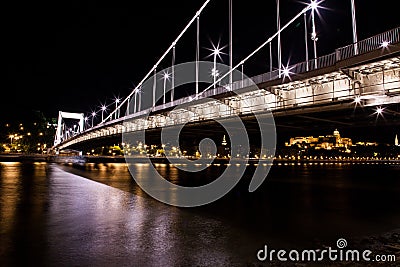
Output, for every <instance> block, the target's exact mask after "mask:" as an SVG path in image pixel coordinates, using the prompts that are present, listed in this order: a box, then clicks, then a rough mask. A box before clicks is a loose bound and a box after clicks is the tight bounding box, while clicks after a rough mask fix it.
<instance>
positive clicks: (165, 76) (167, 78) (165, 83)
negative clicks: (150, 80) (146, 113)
mask: <svg viewBox="0 0 400 267" xmlns="http://www.w3.org/2000/svg"><path fill="white" fill-rule="evenodd" d="M169 78H170V76H169V73H168V72H165V73H164V74H163V79H164V96H163V104H164V105H165V99H166V98H167V97H166V95H165V90H166V86H167V80H169Z"/></svg>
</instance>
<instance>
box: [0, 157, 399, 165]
mask: <svg viewBox="0 0 400 267" xmlns="http://www.w3.org/2000/svg"><path fill="white" fill-rule="evenodd" d="M127 160H128V161H129V162H135V163H148V162H149V158H147V157H132V158H129V157H126V158H125V157H124V156H55V155H42V154H0V162H55V163H77V164H83V163H126V162H127ZM150 160H151V162H152V163H159V164H169V163H170V161H169V160H168V158H166V157H150ZM187 160H188V159H187V158H174V164H185V163H186V161H187ZM189 160H196V161H197V162H196V163H199V164H208V163H209V159H189ZM229 161H230V160H229V159H227V158H216V159H214V161H213V162H212V164H214V165H218V164H221V165H224V164H229ZM241 162H243V163H245V164H250V165H256V164H271V159H253V158H252V159H248V160H245V159H243V160H242V161H241V160H236V161H235V162H233V163H235V164H236V163H241ZM273 164H277V165H297V164H320V165H324V164H392V165H400V159H390V160H388V159H386V160H385V159H285V158H276V159H274V160H273Z"/></svg>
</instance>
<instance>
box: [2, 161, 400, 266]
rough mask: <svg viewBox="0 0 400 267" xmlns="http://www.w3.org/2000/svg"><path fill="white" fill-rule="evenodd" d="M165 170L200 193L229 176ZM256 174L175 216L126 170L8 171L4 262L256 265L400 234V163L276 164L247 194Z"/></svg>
mask: <svg viewBox="0 0 400 267" xmlns="http://www.w3.org/2000/svg"><path fill="white" fill-rule="evenodd" d="M156 168H157V170H158V171H159V172H160V174H163V175H164V177H167V179H169V180H170V181H172V182H174V183H178V184H183V185H192V186H193V185H200V184H205V183H207V182H209V181H210V180H212V179H214V178H216V177H217V176H218V174H220V173H222V171H223V170H224V167H222V166H211V167H209V168H208V169H206V170H205V171H202V172H199V173H190V174H187V173H185V172H183V171H180V170H178V169H176V168H175V167H173V166H170V165H166V164H156ZM149 169H150V166H149V165H146V164H136V165H134V166H133V168H132V170H133V173H132V174H133V175H135V177H138V178H141V179H145V178H146V175H148V173H149ZM253 171H254V167H253V166H249V167H247V170H246V173H245V175H244V177H243V178H242V180H241V181H240V182H239V184H238V185H237V186H236V187H235V188H234V189H233V190H232V191H231V192H229V193H228V194H227V195H225V196H224V197H222V198H221V199H219V200H217V201H215V202H213V203H211V204H209V205H205V206H201V207H196V208H177V207H172V206H168V205H166V204H163V203H160V202H158V201H156V200H154V199H152V198H151V197H150V196H148V195H147V194H146V193H144V192H143V191H142V190H141V189H140V188H139V187H138V186H137V185H136V183H135V182H134V180H133V179H132V176H131V174H130V172H129V170H128V168H127V166H126V164H123V163H99V164H94V163H87V164H85V165H82V166H72V165H61V164H54V163H17V162H4V163H0V226H1V227H0V266H17V265H18V266H21V265H25V266H253V265H251V264H254V266H258V265H257V264H258V262H257V258H256V253H257V251H258V250H259V249H261V248H262V247H263V246H264V245H265V244H267V245H268V246H269V247H274V248H276V249H279V248H285V249H288V250H289V249H295V248H315V247H316V246H318V245H320V244H329V245H332V246H334V244H336V243H335V242H336V240H337V239H338V238H345V239H347V240H348V241H350V242H351V240H352V239H357V238H362V237H369V236H379V235H381V234H383V233H386V232H390V231H392V230H394V229H398V228H399V227H400V206H399V203H400V165H394V164H393V165H390V164H389V165H387V164H369V165H366V164H287V165H285V164H282V165H274V166H272V168H271V171H270V172H269V175H268V177H267V179H266V181H264V183H263V184H262V186H261V187H260V188H259V189H257V191H255V192H253V193H249V192H248V191H247V189H248V184H249V181H250V178H251V177H252V172H253Z"/></svg>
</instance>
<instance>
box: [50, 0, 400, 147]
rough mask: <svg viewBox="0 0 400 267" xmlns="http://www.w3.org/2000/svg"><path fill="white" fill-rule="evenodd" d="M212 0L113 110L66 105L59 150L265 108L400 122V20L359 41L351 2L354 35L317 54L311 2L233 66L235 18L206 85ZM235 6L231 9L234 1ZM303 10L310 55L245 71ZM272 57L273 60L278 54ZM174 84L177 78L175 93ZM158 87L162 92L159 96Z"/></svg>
mask: <svg viewBox="0 0 400 267" xmlns="http://www.w3.org/2000/svg"><path fill="white" fill-rule="evenodd" d="M209 2H210V1H206V2H205V3H204V4H203V6H202V7H201V8H200V9H199V10H198V11H197V12H196V13H195V15H194V16H193V18H192V19H191V20H190V21H189V23H188V24H187V25H186V27H185V28H184V30H183V31H182V32H181V33H180V34H179V35H178V37H177V38H176V39H175V40H174V41H173V42H172V44H171V45H170V46H169V47H168V49H167V50H166V51H165V53H164V54H163V55H162V56H161V57H160V58H159V60H158V61H157V62H156V63H155V65H154V66H153V68H151V69H150V70H149V72H148V73H147V74H146V75H145V77H143V79H142V80H141V81H140V82H139V83H138V85H137V86H136V87H135V88H134V89H133V90H132V92H131V93H130V94H129V95H128V96H127V97H126V98H124V99H116V100H115V106H114V108H113V110H112V111H111V112H110V113H108V114H105V113H106V111H107V107H105V106H103V107H102V108H101V110H100V111H98V112H93V113H92V114H90V116H85V115H84V114H81V113H70V112H63V111H60V112H59V118H58V127H57V131H56V136H55V141H54V146H53V149H54V150H55V151H60V150H63V149H69V148H73V149H78V150H79V149H80V148H82V147H84V146H87V145H88V144H93V143H96V144H99V142H111V141H110V140H111V139H113V140H115V139H120V138H121V136H122V135H123V134H124V133H135V132H138V131H148V132H150V133H151V132H154V133H157V132H159V130H160V129H162V128H164V127H174V126H179V125H187V126H188V127H190V126H193V129H194V130H193V134H195V132H196V131H198V130H199V129H202V130H203V131H207V129H206V128H207V127H210V125H215V124H213V121H214V120H215V119H227V120H229V118H231V117H232V116H239V117H240V118H242V119H243V120H244V121H245V122H247V123H248V125H251V124H254V123H255V117H254V114H263V113H272V114H273V117H274V119H275V121H276V125H277V127H287V128H290V127H296V126H293V125H292V123H293V121H295V120H301V121H302V123H304V124H306V123H309V124H313V123H316V122H319V123H331V124H333V125H337V124H344V125H351V124H355V123H357V124H362V123H365V124H366V125H367V124H369V123H370V121H371V116H370V115H371V114H375V115H376V119H379V117H380V116H383V115H385V118H386V120H391V121H392V123H398V122H399V121H398V118H399V115H400V109H399V103H400V27H397V28H394V29H388V30H387V31H386V32H382V33H380V34H378V35H375V36H370V37H369V38H367V39H364V40H358V39H357V35H356V27H355V10H354V3H353V1H352V4H353V5H352V17H353V42H351V43H350V44H349V45H348V46H344V47H339V48H337V49H335V51H333V52H332V53H330V54H326V55H322V56H317V52H316V42H317V39H318V38H317V35H316V30H315V20H314V16H315V12H316V11H317V9H318V8H319V3H318V2H317V1H312V2H311V3H310V4H309V5H306V6H305V7H304V9H303V10H301V11H300V12H299V13H298V14H297V15H296V16H294V17H293V18H292V19H291V20H289V21H288V22H287V23H286V24H284V25H281V24H280V21H279V22H278V29H277V32H276V33H275V34H273V35H272V36H270V37H269V38H268V39H267V40H266V41H265V42H264V43H262V44H261V45H259V46H258V47H257V48H256V49H254V51H253V52H252V53H250V54H249V55H248V56H247V57H245V58H244V59H243V60H241V61H240V62H239V63H238V64H237V65H234V64H233V60H232V49H233V48H232V23H231V18H230V25H229V27H230V45H229V55H230V62H229V66H227V68H224V67H223V66H221V64H217V62H216V61H217V58H218V57H219V55H220V54H221V48H220V47H218V46H217V47H214V49H213V50H212V56H213V59H214V60H213V62H209V63H210V64H209V65H207V66H210V69H209V70H206V72H209V71H211V74H212V75H211V77H210V81H209V84H210V85H209V86H206V87H204V86H202V85H201V82H202V78H201V76H202V74H201V72H202V70H201V67H202V65H204V62H202V61H200V59H199V56H198V55H199V38H200V36H199V26H200V16H201V14H202V12H204V11H205V10H206V7H207V5H208V3H209ZM229 8H230V10H231V9H232V3H231V1H230V6H229ZM230 16H231V11H230ZM302 16H304V18H305V20H306V17H307V16H310V18H311V22H312V30H311V34H309V33H308V32H307V26H305V29H304V31H305V43H306V47H307V50H306V60H305V61H304V62H300V63H297V64H294V65H290V66H283V65H282V62H281V51H280V50H278V66H279V68H278V69H276V70H273V69H272V65H273V64H272V62H270V69H269V71H267V72H264V73H262V74H260V75H257V76H254V77H245V75H244V74H243V68H244V65H245V64H246V63H248V61H249V59H251V58H252V57H253V56H254V55H255V54H257V53H258V52H259V51H261V50H262V49H264V48H268V46H269V49H270V51H271V47H272V45H271V44H272V42H273V41H277V42H278V49H279V47H280V44H279V42H280V34H281V33H282V32H283V31H285V30H290V26H291V25H292V24H293V23H294V22H295V21H296V20H298V19H299V18H301V17H302ZM193 25H194V27H196V29H197V36H196V39H197V48H196V49H197V51H196V61H195V62H194V65H193V66H194V74H193V84H192V86H193V88H194V92H195V93H194V94H193V95H190V96H186V97H180V98H178V97H177V96H176V94H175V93H176V92H175V85H176V84H177V83H178V81H179V79H180V77H178V76H177V75H178V74H179V71H178V70H177V68H179V66H180V65H179V64H176V62H175V49H176V45H177V43H178V42H179V41H180V39H181V38H182V36H183V35H184V34H185V33H186V32H187V30H188V29H189V28H190V27H191V26H193ZM305 25H306V23H305ZM309 35H311V41H312V44H313V46H314V55H313V57H312V58H310V57H309V55H308V46H307V45H308V43H307V42H308V39H309ZM168 55H172V58H173V60H172V66H171V67H170V68H168V69H167V70H161V69H160V68H159V66H160V65H161V63H162V62H163V61H165V59H166V57H167V56H168ZM270 61H272V56H271V55H270ZM157 70H158V71H157ZM240 70H241V71H240ZM160 76H161V78H162V80H163V82H161V83H160V82H159V81H158V80H159V78H158V77H160ZM167 84H168V85H170V88H169V90H168V92H167V91H166V85H167ZM149 85H150V86H149ZM157 92H158V93H157ZM143 93H146V94H147V95H151V97H150V98H149V99H150V100H149V101H147V102H146V101H145V100H144V99H142V94H143ZM158 94H159V95H160V97H157V95H158ZM206 99H207V101H205V100H206ZM112 105H114V103H113V104H112ZM99 113H101V115H100V114H99ZM316 114H317V115H318V116H316ZM349 115H351V116H349ZM95 116H101V121H100V122H99V123H96V124H94V118H95ZM349 117H350V118H349ZM67 119H70V120H71V119H72V120H77V121H78V123H76V124H74V126H73V127H68V126H67V124H66V123H65V120H67ZM375 122H376V120H375ZM250 128H251V127H250Z"/></svg>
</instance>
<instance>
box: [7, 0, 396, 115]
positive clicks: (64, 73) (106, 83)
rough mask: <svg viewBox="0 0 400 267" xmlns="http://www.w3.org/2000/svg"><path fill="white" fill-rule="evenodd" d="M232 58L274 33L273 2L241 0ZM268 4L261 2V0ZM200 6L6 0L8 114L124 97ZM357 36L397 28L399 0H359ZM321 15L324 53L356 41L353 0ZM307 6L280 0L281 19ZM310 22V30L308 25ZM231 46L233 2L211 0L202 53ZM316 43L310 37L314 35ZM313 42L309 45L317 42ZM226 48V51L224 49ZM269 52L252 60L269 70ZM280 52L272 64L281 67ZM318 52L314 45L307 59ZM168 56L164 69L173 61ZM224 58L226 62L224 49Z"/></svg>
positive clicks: (294, 53) (295, 51)
mask: <svg viewBox="0 0 400 267" xmlns="http://www.w3.org/2000/svg"><path fill="white" fill-rule="evenodd" d="M233 2H234V3H233V5H234V13H233V16H234V21H233V24H234V26H233V27H234V63H237V62H239V61H240V60H241V59H242V58H244V57H245V56H247V55H248V54H249V53H250V52H251V51H252V50H253V49H255V48H256V47H257V46H259V45H260V44H261V43H262V42H264V41H265V40H266V39H267V38H268V37H269V36H270V35H272V34H273V33H274V32H275V30H276V16H275V8H276V7H275V1H274V0H270V1H255V0H248V1H239V0H234V1H233ZM261 2H263V4H260V3H261ZM202 4H203V1H200V0H189V1H177V0H170V1H157V2H156V1H124V2H119V1H6V2H4V3H2V10H3V12H2V17H3V27H2V28H3V30H2V43H3V48H2V51H3V56H2V65H3V66H5V73H6V75H5V79H2V83H3V84H2V90H1V98H2V101H1V103H2V104H1V113H0V114H1V117H2V119H3V120H8V119H13V118H15V117H16V116H18V115H21V114H22V115H23V114H24V113H26V112H31V111H32V110H40V111H43V112H44V114H45V115H46V116H48V117H56V116H57V114H58V111H59V110H62V111H69V112H86V113H88V112H90V111H91V110H99V106H100V103H105V102H106V103H107V104H109V103H110V102H112V101H113V98H114V97H115V96H119V97H121V98H122V97H125V96H126V95H128V94H129V93H130V91H131V90H132V87H133V85H136V84H137V83H138V82H139V81H140V80H141V79H142V78H143V77H144V75H145V74H146V73H147V72H148V71H149V70H150V68H151V67H152V66H153V65H154V63H155V62H156V61H157V59H158V58H159V57H160V56H161V55H162V54H163V53H164V51H165V50H166V49H167V47H168V46H169V45H170V44H171V42H172V41H173V40H174V39H175V38H176V36H177V35H178V34H179V33H180V31H181V30H182V29H183V28H184V26H185V25H186V24H187V22H188V21H189V20H190V19H191V17H192V16H193V15H194V14H195V12H196V11H197V10H198V9H199V7H200V6H201V5H202ZM356 5H357V27H358V37H359V40H361V39H363V38H366V37H370V36H372V35H375V34H378V33H381V32H383V31H386V30H389V29H392V28H395V27H397V26H399V25H398V24H399V23H398V22H399V20H398V9H397V8H396V7H394V6H393V1H389V0H382V1H356ZM321 6H323V7H325V8H324V9H321V10H320V14H321V17H320V18H319V17H318V18H317V21H316V23H317V31H318V35H319V41H318V53H319V55H323V54H327V53H331V52H333V50H334V48H336V47H340V46H344V45H347V44H349V43H351V42H352V35H351V12H350V0H340V1H339V0H326V1H324V2H323V3H322V4H321ZM303 7H304V4H302V3H300V2H299V1H293V0H281V23H282V24H284V23H285V22H287V21H288V20H289V19H290V18H291V17H293V16H294V15H295V14H297V13H298V12H299V11H300V10H301V9H302V8H303ZM310 31H311V29H310V28H309V32H310ZM195 38H196V37H195V27H194V25H193V26H192V28H191V30H190V31H189V32H188V34H187V36H185V38H184V39H183V40H182V42H181V43H179V44H178V45H177V50H176V51H177V52H176V53H177V58H176V61H177V63H183V62H186V61H193V60H194V59H195V41H194V40H195ZM218 40H220V43H221V45H226V44H228V0H213V1H211V3H210V4H209V5H208V6H207V7H206V10H205V13H204V14H203V15H202V16H201V51H200V53H201V59H202V60H212V59H211V58H206V56H207V55H208V54H209V53H210V51H208V50H207V49H206V48H210V47H211V41H212V42H214V43H217V42H218ZM309 44H311V41H310V42H309ZM282 45H283V50H282V51H283V52H282V53H283V62H287V61H288V60H289V59H290V62H291V63H292V64H294V63H297V62H299V61H303V60H304V59H305V52H304V25H303V17H301V18H300V19H299V20H298V21H296V22H295V23H294V24H293V25H292V26H291V27H290V28H289V29H288V30H287V31H286V32H284V33H283V34H282ZM310 46H311V45H310ZM225 52H228V50H227V48H226V49H225ZM268 53H269V52H268V50H267V49H264V50H263V51H261V52H260V53H259V54H257V56H256V57H255V58H254V59H253V60H251V61H250V62H251V64H248V66H246V67H245V73H246V74H247V75H248V76H253V75H256V74H260V73H264V72H266V71H268V70H269V66H268V62H269V59H268ZM276 54H277V51H276V49H274V57H275V58H274V65H275V66H274V67H276V65H277V63H276ZM311 55H312V51H311V49H310V56H311ZM170 59H171V56H169V57H168V60H167V61H165V62H163V66H162V67H169V63H170V62H171V61H170ZM223 62H224V63H225V64H228V63H229V60H228V57H227V56H223Z"/></svg>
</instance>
